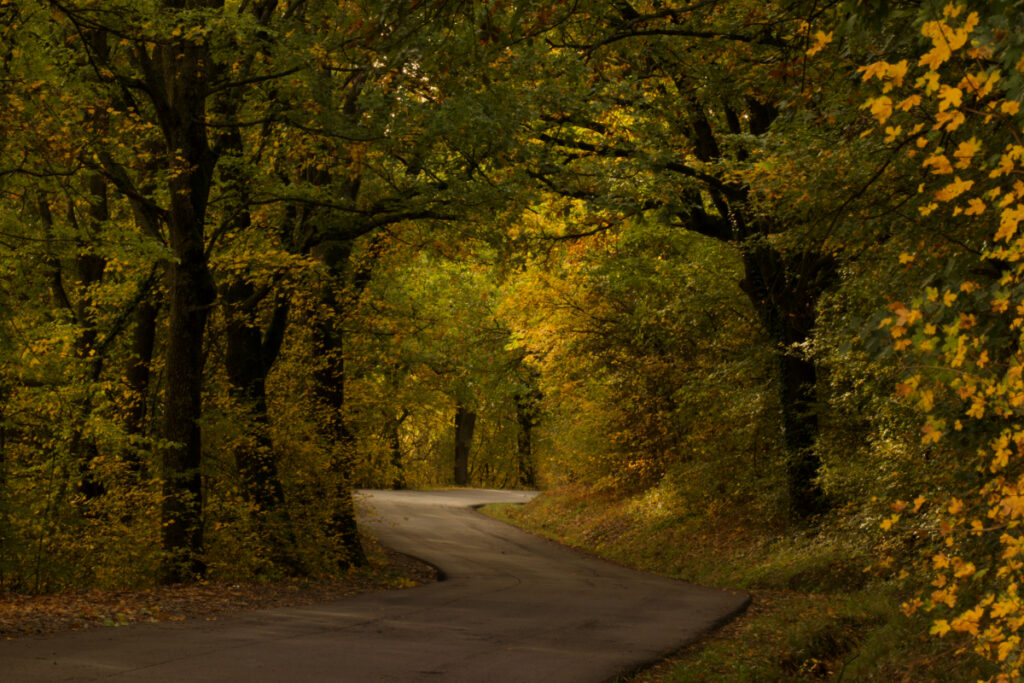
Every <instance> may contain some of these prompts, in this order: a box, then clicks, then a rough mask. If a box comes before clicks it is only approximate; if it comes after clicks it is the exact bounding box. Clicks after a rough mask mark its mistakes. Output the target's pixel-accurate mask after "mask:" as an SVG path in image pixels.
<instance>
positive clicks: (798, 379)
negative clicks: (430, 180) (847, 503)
mask: <svg viewBox="0 0 1024 683" xmlns="http://www.w3.org/2000/svg"><path fill="white" fill-rule="evenodd" d="M743 265H744V275H745V278H744V281H743V283H742V284H743V289H744V290H745V291H746V293H747V295H748V297H749V298H750V300H751V302H752V303H753V305H754V308H755V310H757V312H758V314H759V315H760V317H761V321H762V323H763V325H764V327H765V329H766V330H767V332H768V335H769V338H770V339H771V340H772V342H773V343H774V349H773V351H774V354H775V366H776V381H777V383H778V392H779V406H780V411H781V416H780V417H781V421H782V437H783V445H784V447H785V451H786V475H787V483H788V489H789V505H790V510H791V513H792V514H793V515H794V516H795V517H797V518H806V517H809V516H811V515H814V514H818V513H820V512H823V511H824V510H825V509H826V506H827V502H826V500H825V495H824V492H823V491H822V489H821V486H820V484H819V483H818V480H817V477H818V474H819V470H820V468H821V458H820V456H819V455H818V454H817V453H816V452H815V450H814V446H815V441H816V439H817V436H818V412H817V411H818V406H817V368H816V366H815V364H814V361H813V360H811V359H810V358H808V357H807V356H806V355H804V352H803V350H802V349H800V348H798V347H799V345H800V344H802V343H804V342H806V341H807V340H808V339H810V336H811V334H812V333H813V331H814V325H815V322H816V319H817V305H818V300H819V298H820V297H821V294H822V293H823V292H824V290H825V288H826V287H827V286H828V285H829V284H830V283H831V282H832V280H833V279H834V277H835V263H834V261H832V260H831V259H830V258H823V257H821V256H817V255H808V254H796V255H790V256H788V257H784V256H783V255H782V254H780V253H779V252H778V251H775V250H774V249H772V248H771V247H764V246H763V247H756V248H752V249H749V250H747V251H745V252H744V254H743Z"/></svg>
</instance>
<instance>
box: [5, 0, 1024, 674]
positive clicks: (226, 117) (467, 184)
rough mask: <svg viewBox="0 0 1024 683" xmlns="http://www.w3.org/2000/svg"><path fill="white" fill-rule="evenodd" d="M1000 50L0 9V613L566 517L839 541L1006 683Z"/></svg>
mask: <svg viewBox="0 0 1024 683" xmlns="http://www.w3.org/2000/svg"><path fill="white" fill-rule="evenodd" d="M1021 18H1022V16H1021V9H1020V7H1019V3H1015V2H1009V1H1005V2H1003V1H1000V2H989V3H980V2H974V1H973V0H964V1H963V2H948V3H947V2H941V3H934V2H926V3H913V4H905V3H861V2H843V3H825V4H821V3H811V2H803V1H802V0H797V1H796V2H781V1H779V2H767V3H765V2H750V1H748V0H709V1H705V2H665V1H662V0H651V1H647V0H634V1H632V2H629V1H619V0H617V1H615V2H592V1H590V0H578V1H576V2H548V3H535V2H519V3H509V2H505V1H504V0H474V1H473V2H456V1H454V0H441V1H439V2H423V1H421V0H407V1H398V2H378V1H374V0H356V1H354V2H344V3H326V2H320V1H319V0H293V1H289V2H284V1H283V0H147V1H146V2H134V1H133V2H122V1H119V0H20V1H19V2H9V1H3V0H0V82H2V87H0V273H2V277H0V283H2V287H0V587H2V588H12V589H18V590H25V591H36V592H40V591H53V590H58V589H61V588H65V587H75V586H107V587H124V586H138V585H148V584H152V583H177V582H188V581H193V580H196V579H198V578H201V577H204V576H209V575H219V576H232V575H239V576H243V575H244V576H262V577H270V578H272V577H275V576H281V575H313V574H329V573H331V572H336V571H339V570H342V569H344V568H346V567H350V566H354V565H358V564H360V563H362V562H363V561H364V560H365V556H364V553H363V548H362V542H361V539H360V534H359V530H358V528H357V526H356V520H355V512H354V502H353V496H352V490H353V489H354V488H357V487H364V486H368V487H399V488H401V487H418V486H437V485H451V484H453V483H454V484H458V485H465V484H469V485H474V484H475V485H486V486H504V487H514V486H524V487H525V486H530V487H533V486H541V487H553V486H557V485H560V484H565V483H571V482H581V481H582V482H586V483H588V485H591V486H593V487H595V489H598V490H601V491H605V492H611V493H612V494H615V493H616V492H618V493H623V492H636V491H653V490H670V491H672V495H673V496H675V498H674V500H677V501H679V503H678V504H679V506H680V509H686V510H689V511H691V512H695V513H696V512H697V511H699V513H700V514H703V515H707V516H708V517H709V518H714V517H715V516H716V515H721V514H728V513H730V512H731V513H734V514H740V515H747V516H749V518H750V519H755V518H756V519H758V520H760V521H762V522H763V521H764V520H769V521H771V523H773V524H777V525H779V526H780V527H786V528H793V529H806V528H834V529H852V528H856V529H858V531H856V532H849V533H850V534H851V536H850V537H851V538H852V539H854V542H856V543H860V544H863V546H864V547H873V548H875V547H877V548H880V549H881V552H882V554H883V555H884V559H883V560H882V561H881V562H880V564H879V566H881V565H884V566H885V567H886V568H888V569H890V570H891V572H892V576H894V577H899V579H898V580H900V581H904V582H905V586H906V589H905V594H906V595H908V596H910V597H908V598H907V600H906V605H905V609H906V611H907V612H908V613H919V614H920V613H927V614H928V615H929V616H928V619H929V623H930V624H931V626H930V628H931V630H932V632H933V634H934V635H937V636H939V637H946V636H947V634H949V633H952V634H953V635H951V636H949V637H951V638H952V637H960V638H964V639H965V640H964V641H962V642H965V643H968V645H965V646H964V647H965V648H969V649H972V650H974V651H975V652H976V653H978V654H979V655H980V656H982V657H985V658H988V659H990V660H991V661H993V662H995V666H997V667H1001V670H1002V671H1003V672H1004V673H1003V675H1004V677H1006V678H1007V679H1012V678H1015V677H1019V674H1018V673H1017V672H1018V669H1019V658H1020V652H1021V642H1020V636H1019V628H1020V625H1021V623H1024V622H1022V619H1024V617H1022V607H1021V599H1020V596H1019V582H1020V574H1021V569H1022V567H1024V565H1022V563H1021V562H1022V561H1021V559H1020V555H1021V538H1020V524H1021V518H1022V515H1024V504H1022V503H1021V501H1022V500H1024V498H1022V495H1024V494H1022V491H1024V474H1022V473H1021V472H1020V471H1019V470H1020V464H1019V463H1020V458H1019V457H1018V451H1019V450H1020V447H1021V444H1022V443H1024V429H1021V426H1020V424H1018V423H1019V421H1020V411H1021V406H1022V404H1024V379H1022V368H1024V364H1022V363H1024V361H1022V358H1021V350H1020V346H1021V329H1022V327H1024V322H1022V321H1024V294H1022V292H1024V284H1022V281H1024V274H1022V273H1024V271H1022V267H1021V265H1020V262H1021V252H1022V245H1024V241H1022V240H1024V237H1022V236H1021V231H1020V230H1019V227H1020V224H1021V222H1022V221H1024V208H1022V206H1024V204H1022V202H1024V180H1021V179H1020V178H1019V176H1020V175H1021V173H1022V171H1021V165H1022V164H1024V142H1022V134H1021V118H1020V117H1021V111H1020V108H1021V100H1022V99H1024V57H1022V54H1024V42H1022V41H1024V38H1021V36H1020V35H1018V31H1017V30H1016V29H1017V27H1018V24H1019V23H1020V20H1021ZM844 533H845V532H844ZM876 568H877V567H876ZM894 580H896V579H894Z"/></svg>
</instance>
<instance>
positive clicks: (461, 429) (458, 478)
mask: <svg viewBox="0 0 1024 683" xmlns="http://www.w3.org/2000/svg"><path fill="white" fill-rule="evenodd" d="M475 428H476V413H474V412H473V411H471V410H467V409H466V408H465V407H464V406H463V405H462V404H461V403H460V404H459V405H458V407H457V408H456V409H455V485H456V486H467V485H468V484H469V452H470V448H471V447H472V445H473V430H474V429H475Z"/></svg>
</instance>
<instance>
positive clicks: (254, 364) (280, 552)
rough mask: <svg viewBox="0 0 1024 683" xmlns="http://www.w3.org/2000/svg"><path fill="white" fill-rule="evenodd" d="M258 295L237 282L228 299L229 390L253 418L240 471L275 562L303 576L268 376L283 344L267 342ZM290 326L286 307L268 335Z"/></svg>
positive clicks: (239, 455)
mask: <svg viewBox="0 0 1024 683" xmlns="http://www.w3.org/2000/svg"><path fill="white" fill-rule="evenodd" d="M256 295H257V292H256V291H255V287H254V286H253V285H252V284H251V283H249V282H246V281H245V280H244V279H237V280H235V281H234V282H232V283H231V285H229V286H228V287H227V288H225V291H224V297H223V299H224V312H225V317H226V319H227V329H226V337H227V349H226V352H225V365H226V366H227V375H228V383H229V390H230V392H231V396H232V398H233V399H234V401H235V404H236V406H238V407H239V408H240V409H241V411H242V413H243V414H244V415H245V417H246V419H247V427H246V433H245V435H244V437H243V438H241V439H239V441H238V443H236V445H235V448H234V456H235V466H236V467H237V469H238V475H239V478H240V479H241V484H242V494H243V496H244V497H245V499H246V501H247V502H249V503H250V504H251V505H252V506H253V507H254V509H255V522H256V525H257V527H258V528H259V530H260V533H261V535H262V536H263V537H265V538H266V540H267V541H268V542H269V544H270V552H271V559H273V561H274V562H275V564H277V565H278V566H280V567H282V568H283V569H285V570H286V571H288V572H289V573H292V574H299V573H301V572H302V566H301V562H300V561H299V560H298V558H297V556H296V554H295V545H296V543H295V535H294V533H293V530H292V525H291V518H290V515H289V514H288V511H287V509H286V508H285V505H284V502H285V497H284V488H283V487H282V486H281V480H280V477H279V476H278V458H277V450H276V448H275V447H274V443H273V440H272V439H271V437H270V419H269V416H268V414H267V391H266V382H267V374H268V373H269V372H270V369H271V367H272V366H273V364H274V361H275V360H276V357H277V352H278V350H279V349H280V344H279V343H277V344H272V345H271V347H270V348H268V347H267V344H266V342H265V341H264V335H263V332H262V331H261V330H260V328H259V327H258V325H257V321H256V320H255V312H254V306H253V305H250V304H252V302H253V299H254V298H255V297H256ZM286 322H287V306H286V304H284V303H282V304H281V305H280V306H279V307H278V310H277V311H276V312H275V315H274V316H273V319H272V321H271V324H270V326H269V329H268V331H267V332H268V334H267V336H268V337H270V338H272V339H273V340H275V341H276V340H277V339H278V338H280V336H283V334H284V330H283V327H284V326H285V325H286ZM278 327H280V328H282V329H280V330H278V329H277V328H278Z"/></svg>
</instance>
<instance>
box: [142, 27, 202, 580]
mask: <svg viewBox="0 0 1024 683" xmlns="http://www.w3.org/2000/svg"><path fill="white" fill-rule="evenodd" d="M140 59H142V60H143V71H144V73H145V74H146V76H147V82H148V83H147V86H148V91H149V94H150V96H151V97H152V98H153V104H154V106H155V108H156V111H157V116H158V118H159V121H160V127H161V129H162V131H163V135H164V138H165V140H166V143H167V149H168V150H169V151H170V154H169V155H168V165H169V169H168V170H169V172H170V176H169V179H168V181H167V184H168V195H169V197H170V211H169V212H168V214H167V231H168V236H169V238H170V240H169V241H170V247H171V250H172V252H173V254H174V256H175V258H176V262H175V263H173V264H171V265H170V266H169V267H168V270H169V281H170V282H169V285H170V287H169V289H170V297H169V303H170V306H169V309H170V310H169V313H168V317H169V320H168V330H167V332H168V341H167V349H166V357H165V372H166V377H167V384H166V397H167V398H166V405H165V406H164V420H163V437H164V441H165V442H166V445H165V446H164V448H163V452H162V458H161V461H162V465H163V473H162V478H163V495H164V502H163V508H162V525H161V528H162V532H163V538H162V540H163V549H164V551H165V552H166V557H167V562H166V565H165V567H164V572H163V576H162V580H163V581H164V582H165V583H176V582H180V581H183V580H187V579H192V578H194V577H196V576H200V575H202V574H203V573H204V571H205V567H204V565H203V560H202V550H203V497H202V472H201V466H202V434H201V432H200V427H199V419H200V417H201V416H202V381H203V334H204V332H205V330H206V321H207V317H208V315H209V311H210V307H211V306H212V305H213V302H214V300H215V299H216V289H215V287H214V284H213V278H212V276H211V274H210V271H209V265H208V262H207V257H206V251H205V246H206V245H205V243H204V234H205V227H206V212H207V201H208V199H209V194H210V188H211V186H212V182H213V172H214V167H215V165H216V157H215V155H214V153H213V151H212V150H211V149H210V146H209V144H208V138H207V131H206V92H207V86H208V80H209V78H210V69H211V67H212V64H211V62H210V56H209V53H208V50H207V49H206V48H205V46H203V45H194V44H189V43H166V44H158V45H157V47H156V48H155V49H154V52H153V58H152V59H151V60H149V59H146V58H145V57H143V56H140Z"/></svg>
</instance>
